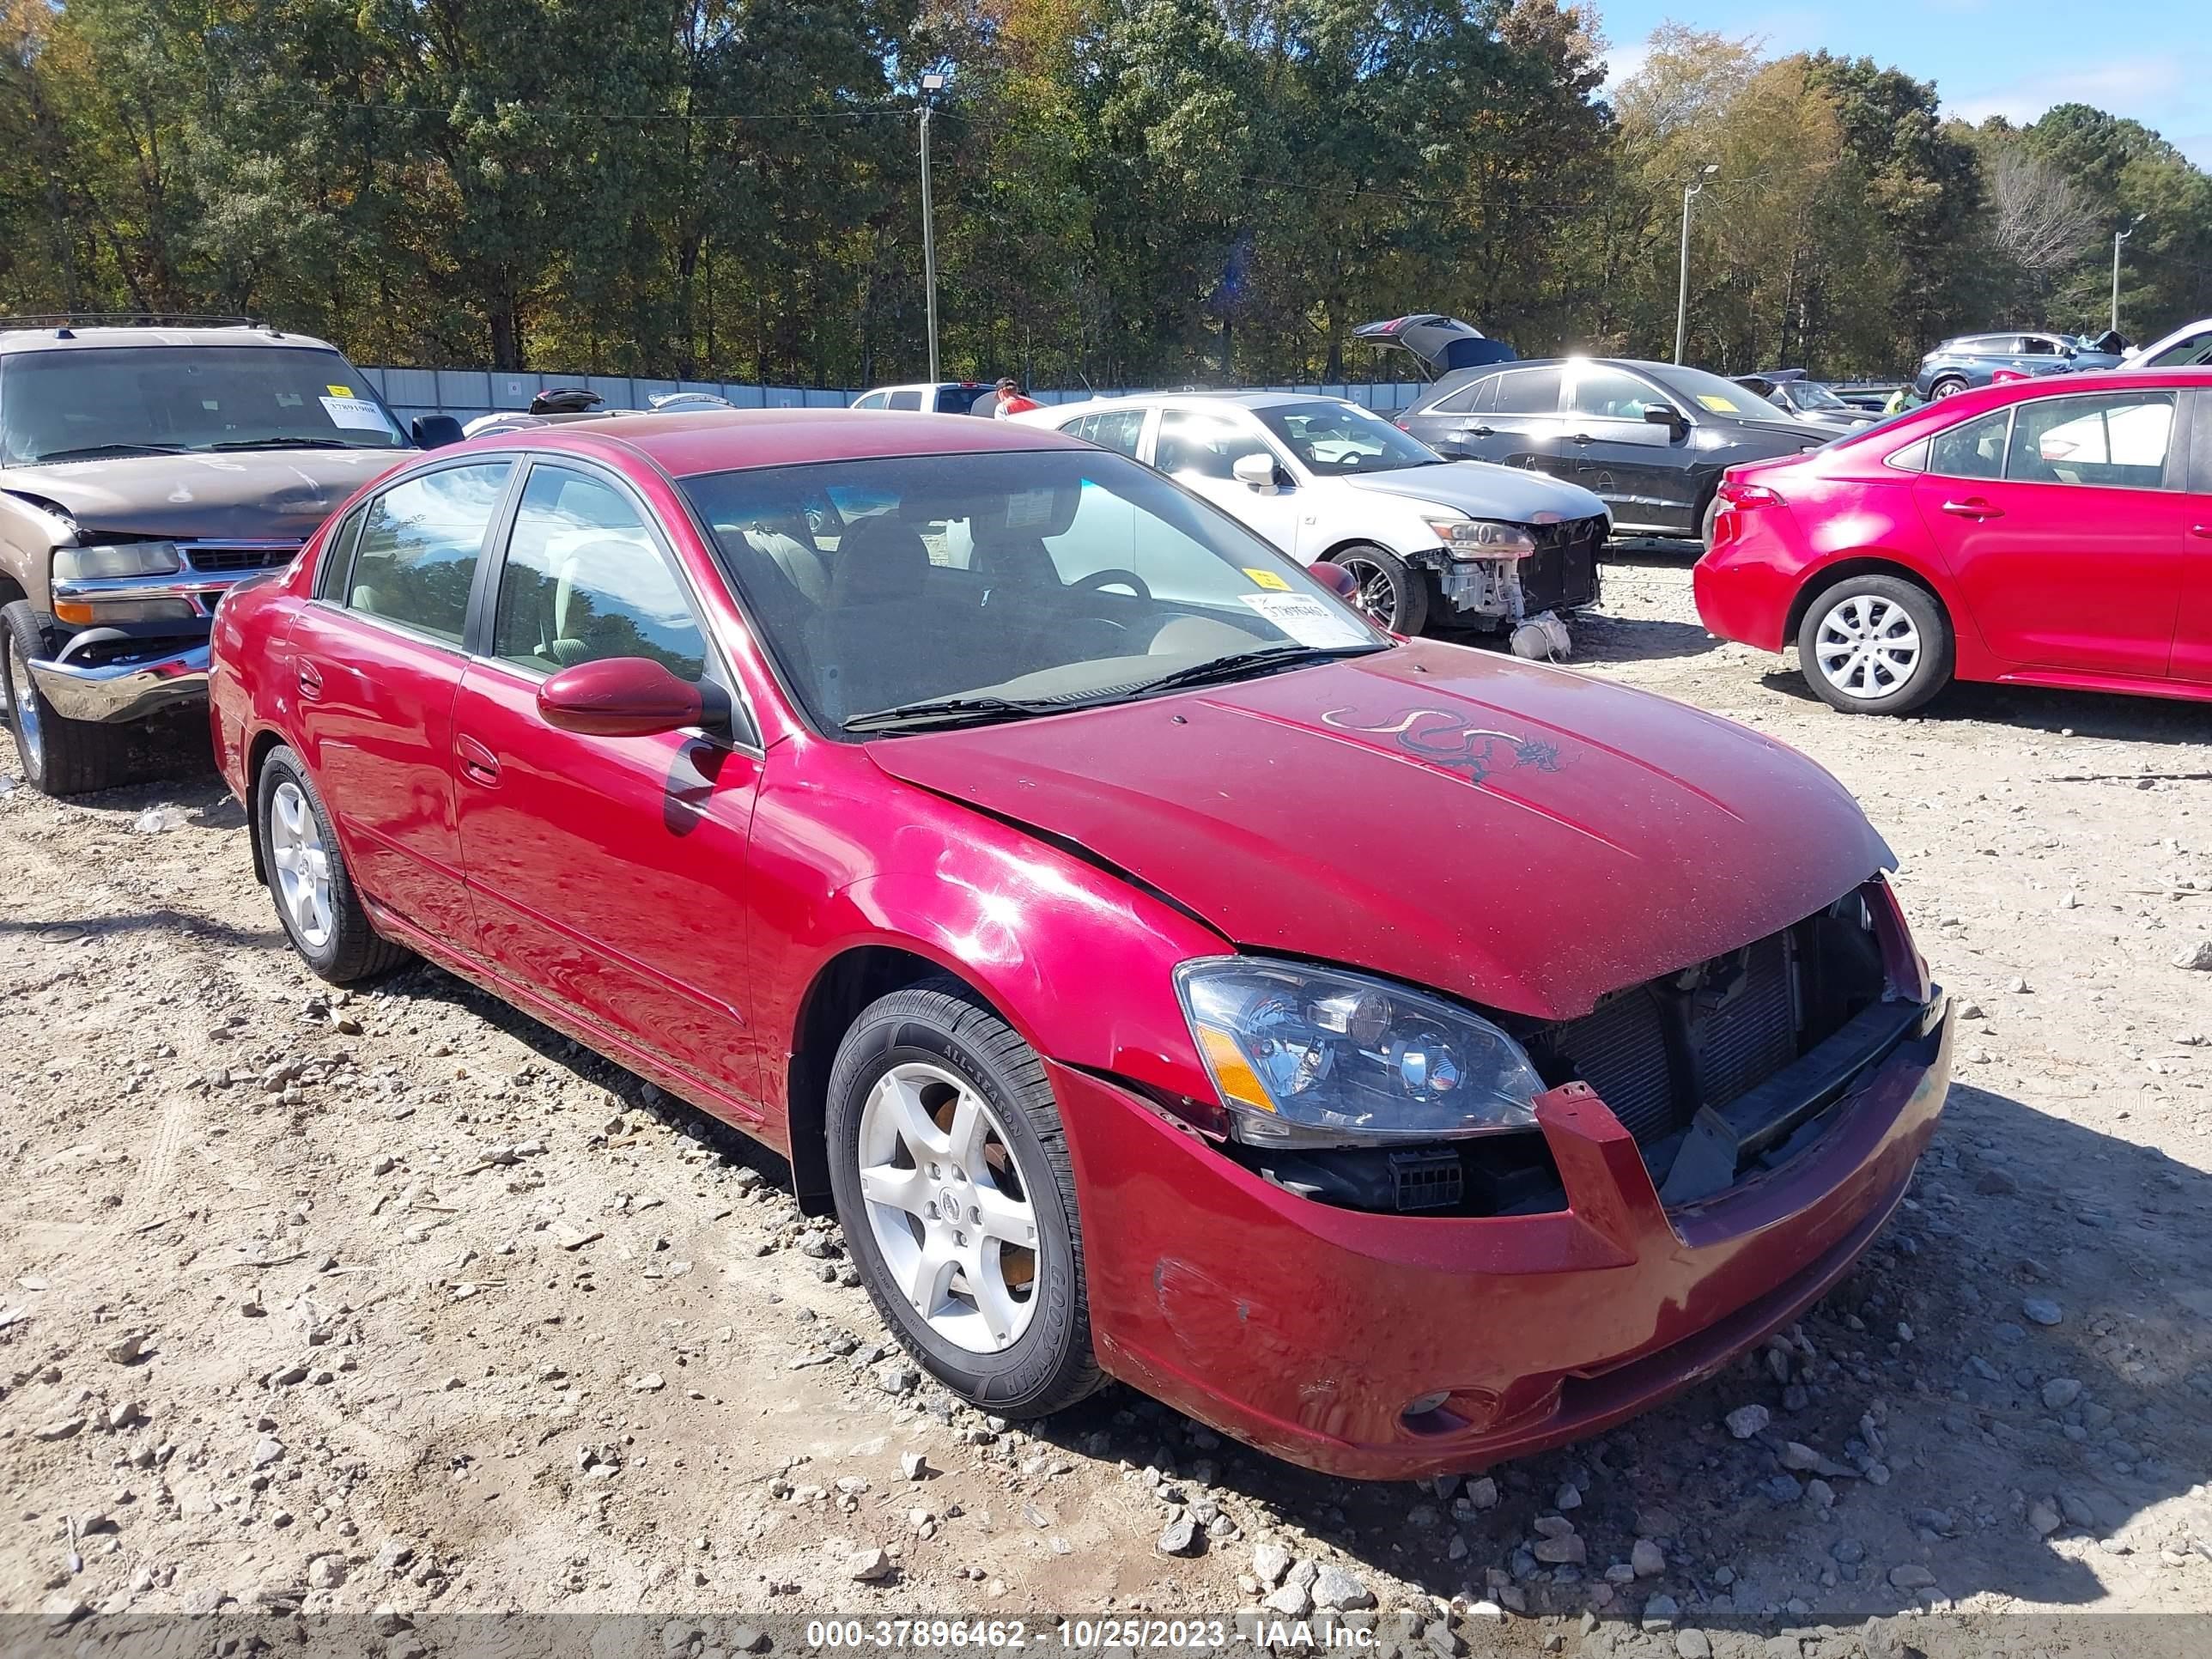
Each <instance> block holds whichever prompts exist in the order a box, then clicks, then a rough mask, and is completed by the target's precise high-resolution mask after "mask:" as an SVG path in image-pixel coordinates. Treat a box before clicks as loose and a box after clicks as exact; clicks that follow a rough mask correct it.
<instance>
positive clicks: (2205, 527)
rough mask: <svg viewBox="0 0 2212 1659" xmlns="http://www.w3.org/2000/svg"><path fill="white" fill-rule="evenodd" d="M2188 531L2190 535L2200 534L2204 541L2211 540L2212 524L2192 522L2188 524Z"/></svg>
mask: <svg viewBox="0 0 2212 1659" xmlns="http://www.w3.org/2000/svg"><path fill="white" fill-rule="evenodd" d="M2189 533H2190V534H2191V535H2192V536H2202V537H2203V538H2204V539H2205V540H2206V541H2208V542H2212V524H2193V525H2191V526H2189Z"/></svg>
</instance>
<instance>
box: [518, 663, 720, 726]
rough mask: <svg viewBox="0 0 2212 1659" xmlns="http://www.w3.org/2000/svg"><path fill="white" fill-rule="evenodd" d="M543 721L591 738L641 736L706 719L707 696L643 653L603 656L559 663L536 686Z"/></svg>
mask: <svg viewBox="0 0 2212 1659" xmlns="http://www.w3.org/2000/svg"><path fill="white" fill-rule="evenodd" d="M538 717H539V718H540V719H542V720H544V722H545V723H546V725H548V726H553V727H556V729H558V730H560V731H562V732H581V733H583V734H584V735H585V736H586V737H594V738H644V737H650V736H652V735H653V733H654V732H679V731H681V730H683V729H684V727H685V726H700V725H703V724H705V722H706V719H707V699H706V696H705V694H704V693H703V692H702V691H701V690H700V689H699V688H698V687H697V686H696V685H693V684H690V683H689V682H687V681H684V680H679V679H678V678H676V676H675V675H673V674H671V673H670V672H669V671H667V670H666V669H665V668H664V667H662V666H661V665H659V663H657V662H654V661H653V660H652V659H650V658H647V657H606V658H602V659H600V660H599V661H598V662H580V663H578V664H577V665H575V666H574V668H564V669H562V671H560V672H559V673H557V674H556V675H554V676H553V677H552V678H550V679H549V680H547V681H546V682H545V683H544V684H542V685H540V686H539V687H538Z"/></svg>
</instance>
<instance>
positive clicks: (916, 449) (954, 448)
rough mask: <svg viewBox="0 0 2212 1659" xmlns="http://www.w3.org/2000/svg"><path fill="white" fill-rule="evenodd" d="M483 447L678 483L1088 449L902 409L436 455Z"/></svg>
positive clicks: (563, 429) (685, 420)
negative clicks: (575, 458)
mask: <svg viewBox="0 0 2212 1659" xmlns="http://www.w3.org/2000/svg"><path fill="white" fill-rule="evenodd" d="M478 445H481V446H482V447H484V448H487V449H491V448H500V449H512V448H514V447H518V445H520V447H526V448H530V449H536V450H543V451H547V452H552V451H565V452H568V453H583V454H596V455H599V456H600V457H602V458H603V459H618V458H621V457H623V456H625V455H641V456H643V457H644V458H645V459H647V460H649V461H651V462H653V465H656V466H658V467H659V468H660V470H661V471H664V472H665V473H667V474H668V475H669V477H672V478H688V477H696V476H698V475H700V474H702V473H708V472H732V471H739V470H741V469H745V468H750V467H759V466H794V465H805V464H808V463H810V462H816V461H861V460H883V459H890V458H891V457H894V456H899V455H972V454H981V453H993V452H997V451H1004V450H1021V449H1086V450H1087V449H1088V448H1089V447H1090V446H1089V445H1087V444H1085V443H1083V442H1082V441H1081V440H1079V439H1076V438H1069V437H1064V436H1062V435H1060V434H1059V433H1057V432H1054V431H1053V430H1052V429H1051V428H1048V427H1034V426H1016V425H1014V424H1012V422H1006V421H979V420H975V419H974V418H972V417H971V416H965V415H932V414H924V413H918V412H911V411H908V410H881V411H876V410H851V409H732V410H722V409H708V410H684V412H682V413H680V414H670V415H626V416H623V418H622V419H620V420H613V419H608V418H604V417H602V418H594V419H591V420H585V421H575V422H568V423H565V424H563V425H560V426H544V427H538V428H532V429H531V430H528V431H526V432H501V433H487V434H485V435H484V436H483V437H482V438H471V439H470V440H468V441H467V442H466V443H465V444H463V445H459V446H456V447H452V448H447V449H441V450H439V451H438V452H437V453H438V454H440V455H442V456H450V455H453V454H454V453H458V451H459V449H462V448H468V447H476V446H478Z"/></svg>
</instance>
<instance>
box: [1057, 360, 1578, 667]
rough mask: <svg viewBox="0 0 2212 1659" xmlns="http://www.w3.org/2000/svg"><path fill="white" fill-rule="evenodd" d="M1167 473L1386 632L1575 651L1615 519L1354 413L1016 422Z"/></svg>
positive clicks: (1077, 410) (1187, 401) (1272, 408)
mask: <svg viewBox="0 0 2212 1659" xmlns="http://www.w3.org/2000/svg"><path fill="white" fill-rule="evenodd" d="M1013 418H1014V419H1015V420H1017V421H1022V422H1028V423H1030V424H1031V425H1035V426H1045V427H1050V428H1054V429H1055V430H1057V431H1060V432H1066V433H1071V434H1073V435H1075V436H1077V437H1080V438H1087V439H1089V440H1090V441H1091V442H1093V443H1096V444H1099V445H1102V446H1103V447H1106V448H1108V449H1113V450H1118V451H1119V452H1120V453H1122V454H1124V455H1127V456H1130V457H1132V458H1133V459H1136V460H1139V461H1142V462H1144V463H1146V465H1150V466H1154V467H1157V468H1158V469H1159V470H1160V471H1163V472H1164V473H1167V474H1168V475H1169V476H1170V477H1173V478H1174V479H1175V480H1176V483H1180V484H1182V485H1183V486H1185V487H1186V488H1187V489H1191V490H1192V491H1194V492H1195V493H1196V494H1198V495H1202V496H1204V497H1205V498H1206V500H1208V501H1212V503H1213V504H1214V505H1215V506H1217V507H1221V508H1222V509H1223V510H1224V511H1225V512H1227V513H1229V514H1230V515H1231V517H1232V518H1235V519H1238V520H1242V521H1243V523H1244V524H1246V525H1248V526H1250V527H1251V528H1252V529H1253V530H1255V531H1257V532H1259V533H1260V534H1261V535H1262V536H1264V537H1266V538H1267V539H1268V540H1269V541H1271V542H1273V544H1275V545H1276V546H1277V547H1279V548H1280V549H1281V550H1283V551H1284V552H1285V553H1286V554H1288V555H1290V556H1291V557H1292V558H1295V559H1297V560H1298V561H1300V562H1302V563H1305V564H1317V563H1319V562H1322V561H1323V560H1328V561H1329V562H1333V563H1335V564H1339V565H1341V566H1343V567H1344V568H1346V570H1348V571H1350V572H1351V573H1352V577H1353V578H1354V580H1356V581H1357V582H1358V597H1357V599H1356V600H1355V603H1356V604H1357V605H1358V607H1359V608H1360V610H1362V611H1364V612H1365V613H1366V614H1367V615H1368V616H1370V617H1373V618H1374V619H1375V620H1376V622H1378V623H1382V624H1383V626H1384V627H1386V628H1389V629H1394V630H1395V631H1396V632H1398V633H1401V634H1418V633H1419V632H1421V631H1422V629H1424V628H1425V627H1426V626H1427V625H1429V624H1431V623H1440V624H1443V625H1445V626H1449V627H1454V628H1460V629H1474V630H1479V631H1484V632H1491V633H1501V632H1508V631H1510V632H1511V633H1512V635H1513V643H1514V648H1515V649H1516V650H1517V651H1520V652H1522V653H1523V654H1524V655H1529V656H1551V655H1555V654H1559V653H1563V652H1564V651H1565V649H1566V643H1567V641H1566V631H1565V627H1564V626H1563V625H1562V624H1561V623H1560V622H1559V618H1558V613H1559V612H1562V611H1573V610H1574V609H1576V608H1577V607H1578V606H1582V605H1590V604H1592V603H1594V602H1595V600H1596V599H1597V588H1598V577H1597V556H1598V550H1599V548H1601V546H1602V545H1603V544H1604V543H1605V538H1606V532H1607V519H1606V510H1605V504H1604V503H1603V502H1602V501H1599V500H1598V498H1597V497H1596V496H1595V495H1592V494H1591V493H1590V492H1589V490H1587V489H1582V488H1581V487H1580V486H1578V485H1576V484H1571V483H1562V482H1560V481H1559V480H1558V479H1556V478H1548V477H1544V476H1543V475H1542V474H1541V473H1534V472H1527V471H1521V470H1520V469H1518V468H1515V467H1508V466H1492V465H1488V464H1487V463H1485V462H1481V461H1448V460H1446V459H1443V457H1442V456H1441V455H1438V454H1437V453H1436V452H1435V451H1434V450H1432V449H1431V448H1429V447H1427V446H1426V445H1425V444H1423V443H1421V442H1419V441H1418V440H1416V439H1413V438H1412V437H1409V436H1407V435H1406V434H1405V433H1403V432H1401V431H1400V430H1399V429H1398V428H1396V427H1395V426H1393V425H1391V424H1390V422H1388V421H1386V420H1384V419H1383V418H1382V417H1381V416H1378V415H1376V414H1375V413H1373V412H1372V411H1371V410H1365V409H1363V408H1361V407H1360V406H1359V405H1358V404H1352V403H1346V402H1345V401H1344V400H1343V399H1341V398H1315V397H1306V396H1302V395H1300V394H1297V393H1294V392H1203V393H1174V394H1161V395H1158V396H1146V397H1136V398H1098V399H1096V400H1094V401H1092V402H1090V403H1082V404H1059V405H1057V406H1055V407H1050V408H1046V409H1039V410H1031V411H1030V412H1029V413H1026V414H1022V415H1017V416H1014V417H1013Z"/></svg>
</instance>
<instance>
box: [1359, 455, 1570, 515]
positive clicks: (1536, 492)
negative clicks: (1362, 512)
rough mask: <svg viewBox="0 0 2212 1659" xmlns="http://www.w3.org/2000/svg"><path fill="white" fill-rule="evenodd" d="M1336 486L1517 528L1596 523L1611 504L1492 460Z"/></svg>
mask: <svg viewBox="0 0 2212 1659" xmlns="http://www.w3.org/2000/svg"><path fill="white" fill-rule="evenodd" d="M1336 482H1338V483H1347V484H1350V485H1351V486H1352V488H1353V489H1365V490H1372V491H1373V492H1375V493H1376V495H1403V496H1405V497H1407V499H1408V500H1411V501H1435V502H1437V503H1438V504H1440V505H1442V506H1444V507H1457V508H1459V510H1460V511H1461V512H1462V513H1466V514H1467V515H1468V517H1470V518H1475V519H1504V520H1509V521H1510V522H1511V523H1514V524H1554V523H1561V522H1565V520H1571V519H1594V518H1596V517H1598V516H1599V515H1600V514H1601V513H1604V511H1605V503H1604V502H1603V501H1600V500H1599V499H1598V498H1597V497H1596V496H1595V495H1592V494H1591V493H1590V492H1589V490H1587V489H1583V487H1582V486H1581V485H1580V484H1571V483H1565V482H1564V481H1562V480H1560V479H1558V478H1547V477H1545V476H1544V475H1543V474H1542V473H1541V472H1531V471H1527V470H1526V469H1524V468H1522V467H1517V466H1494V465H1492V464H1491V463H1489V462H1488V461H1447V462H1445V463H1444V465H1442V466H1409V467H1406V468H1403V469H1401V470H1400V471H1395V472H1370V473H1352V474H1349V475H1345V476H1341V477H1339V478H1338V479H1337V480H1336Z"/></svg>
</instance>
